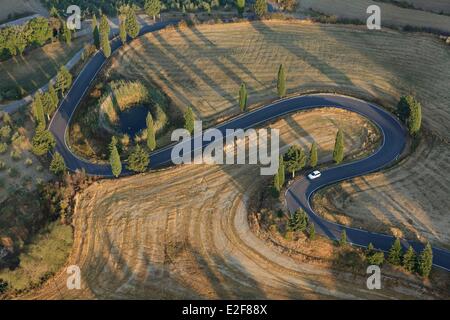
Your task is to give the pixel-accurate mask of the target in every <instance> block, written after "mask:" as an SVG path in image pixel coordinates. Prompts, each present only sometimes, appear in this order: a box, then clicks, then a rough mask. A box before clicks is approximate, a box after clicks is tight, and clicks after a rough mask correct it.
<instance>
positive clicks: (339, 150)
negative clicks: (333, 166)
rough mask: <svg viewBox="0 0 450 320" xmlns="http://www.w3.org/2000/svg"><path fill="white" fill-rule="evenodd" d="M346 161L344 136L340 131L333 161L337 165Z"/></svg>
mask: <svg viewBox="0 0 450 320" xmlns="http://www.w3.org/2000/svg"><path fill="white" fill-rule="evenodd" d="M343 159H344V135H343V133H342V131H341V130H340V129H339V130H338V132H337V134H336V141H335V143H334V150H333V160H334V162H336V163H341V162H342V160H343Z"/></svg>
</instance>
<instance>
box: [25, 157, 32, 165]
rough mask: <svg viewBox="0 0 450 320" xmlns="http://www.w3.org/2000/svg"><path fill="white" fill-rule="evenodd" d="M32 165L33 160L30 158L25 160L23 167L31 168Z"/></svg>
mask: <svg viewBox="0 0 450 320" xmlns="http://www.w3.org/2000/svg"><path fill="white" fill-rule="evenodd" d="M32 165H33V160H31V158H26V159H25V166H27V167H31V166H32Z"/></svg>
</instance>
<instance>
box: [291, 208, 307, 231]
mask: <svg viewBox="0 0 450 320" xmlns="http://www.w3.org/2000/svg"><path fill="white" fill-rule="evenodd" d="M308 222H309V219H308V215H307V214H306V212H305V210H303V209H297V211H295V212H294V214H293V215H292V216H291V217H290V218H289V221H288V230H289V231H293V232H303V231H305V230H306V227H307V226H308Z"/></svg>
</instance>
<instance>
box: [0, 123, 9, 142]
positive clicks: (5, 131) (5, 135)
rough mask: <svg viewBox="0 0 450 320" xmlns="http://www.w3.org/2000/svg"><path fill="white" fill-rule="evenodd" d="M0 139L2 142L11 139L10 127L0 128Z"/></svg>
mask: <svg viewBox="0 0 450 320" xmlns="http://www.w3.org/2000/svg"><path fill="white" fill-rule="evenodd" d="M0 138H1V139H2V140H3V141H8V140H9V139H10V138H11V127H10V126H9V125H5V126H2V127H1V128H0Z"/></svg>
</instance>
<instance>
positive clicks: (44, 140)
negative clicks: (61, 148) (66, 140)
mask: <svg viewBox="0 0 450 320" xmlns="http://www.w3.org/2000/svg"><path fill="white" fill-rule="evenodd" d="M31 144H32V149H31V150H32V151H33V153H34V154H35V155H37V156H43V155H45V154H47V153H48V152H49V151H51V150H52V149H53V148H54V147H55V145H56V141H55V138H54V137H53V135H52V134H51V132H50V131H48V130H44V129H40V128H37V129H36V133H35V135H34V137H33V140H32V142H31Z"/></svg>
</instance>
